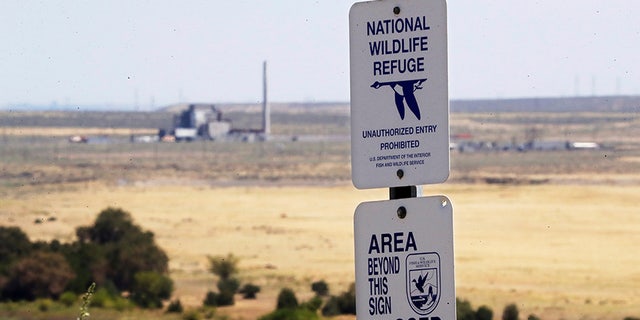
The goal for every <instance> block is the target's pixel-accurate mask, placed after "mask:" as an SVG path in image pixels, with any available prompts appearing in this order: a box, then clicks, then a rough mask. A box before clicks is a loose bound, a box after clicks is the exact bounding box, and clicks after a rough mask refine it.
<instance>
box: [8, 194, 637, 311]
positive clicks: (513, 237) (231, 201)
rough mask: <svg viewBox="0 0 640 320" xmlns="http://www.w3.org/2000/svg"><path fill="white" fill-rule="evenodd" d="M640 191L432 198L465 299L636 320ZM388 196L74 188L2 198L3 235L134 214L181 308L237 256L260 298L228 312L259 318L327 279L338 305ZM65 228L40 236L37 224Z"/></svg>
mask: <svg viewBox="0 0 640 320" xmlns="http://www.w3.org/2000/svg"><path fill="white" fill-rule="evenodd" d="M638 192H640V186H594V185H589V186H566V185H545V186H529V185H523V186H489V185H482V184H477V185H467V184H447V185H443V186H439V187H436V186H431V187H428V188H425V194H446V195H448V196H449V197H450V198H451V199H452V202H453V205H454V214H455V220H454V221H455V250H456V252H455V253H456V281H457V290H458V296H460V297H463V298H466V299H469V300H470V301H472V303H474V305H477V306H479V305H481V304H486V305H489V306H491V307H492V308H493V309H494V310H496V311H500V310H501V309H502V307H504V306H505V305H506V304H507V303H511V302H514V303H517V304H518V306H519V308H520V309H521V312H522V313H523V314H525V315H528V314H531V313H533V314H536V315H538V316H541V317H542V318H543V319H622V318H623V317H625V316H629V315H638V314H640V269H639V268H638V265H640V256H639V255H638V254H637V244H638V243H639V242H640V232H638V228H639V227H640V215H638V212H637V194H638ZM386 196H387V195H386V192H385V191H381V190H373V191H358V190H355V189H353V187H351V186H344V185H343V186H330V187H317V186H310V187H309V186H300V187H287V186H270V187H254V186H244V187H208V186H205V187H203V186H146V185H139V186H135V185H134V186H122V187H117V186H111V187H108V186H104V185H96V184H86V185H77V186H69V188H68V189H67V190H64V191H52V192H47V193H45V194H42V193H38V192H33V190H31V191H26V192H23V193H20V195H15V196H13V197H11V198H4V199H3V202H2V204H1V205H0V214H1V217H2V222H3V224H4V225H17V226H20V227H21V228H23V230H25V231H26V232H27V233H28V234H29V236H30V237H31V238H32V239H33V240H36V239H39V240H51V239H61V240H63V241H70V240H71V239H73V236H74V228H75V227H77V226H80V225H88V224H90V223H92V221H93V219H94V218H95V216H96V214H97V213H98V212H99V211H100V210H101V209H103V208H106V207H108V206H114V207H122V208H125V209H126V210H129V211H130V212H131V213H132V214H133V217H134V219H135V221H136V222H137V223H139V224H140V225H142V226H143V227H145V228H148V229H150V230H152V231H153V232H154V233H155V234H156V237H157V241H158V243H159V244H160V246H161V247H162V248H164V249H165V250H166V251H167V252H168V254H169V256H170V259H171V262H170V267H171V273H172V277H173V278H174V280H175V281H176V286H177V290H176V292H175V295H176V297H179V298H180V299H181V300H182V301H183V303H185V304H188V305H198V304H200V303H201V301H202V299H203V297H204V294H205V293H206V291H207V290H211V289H213V288H214V283H215V281H214V279H213V277H212V275H210V274H209V273H208V272H207V271H206V268H207V264H206V256H207V255H226V254H227V253H233V254H234V255H236V256H238V257H239V258H240V259H241V263H240V267H241V274H240V275H241V278H242V279H243V281H251V282H253V283H256V284H258V285H260V286H262V287H263V291H264V292H263V293H262V294H260V295H259V299H258V300H256V301H249V300H247V301H243V300H239V303H238V305H237V306H235V307H232V308H230V309H228V310H225V312H228V313H229V314H230V315H233V316H234V317H235V316H244V317H245V319H252V318H253V317H255V316H256V315H259V314H264V313H267V312H269V311H270V310H272V309H273V308H274V304H275V296H276V294H277V291H278V290H279V289H280V288H281V287H283V286H290V287H293V288H295V289H296V292H299V294H300V295H301V297H308V296H309V295H310V294H311V292H310V290H309V285H310V283H311V282H312V281H317V280H320V279H325V280H326V281H327V282H328V283H329V284H330V287H331V288H332V290H333V292H334V293H338V292H340V291H343V290H345V289H346V287H347V285H348V284H349V283H350V282H352V281H353V279H354V275H353V272H354V271H353V231H352V228H353V223H352V215H353V211H354V209H355V206H356V205H357V204H358V203H359V202H361V201H367V200H376V199H384V198H385V197H386ZM48 216H55V217H57V218H58V219H57V221H53V222H46V223H43V224H34V223H33V221H34V220H35V219H38V218H42V217H48Z"/></svg>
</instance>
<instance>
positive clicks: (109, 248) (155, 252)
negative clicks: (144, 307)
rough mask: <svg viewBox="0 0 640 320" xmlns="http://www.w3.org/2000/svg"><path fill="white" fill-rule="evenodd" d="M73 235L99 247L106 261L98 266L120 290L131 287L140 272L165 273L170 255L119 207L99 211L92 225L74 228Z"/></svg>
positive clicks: (151, 234)
mask: <svg viewBox="0 0 640 320" xmlns="http://www.w3.org/2000/svg"><path fill="white" fill-rule="evenodd" d="M76 235H77V236H78V239H79V241H80V242H81V243H93V244H95V245H98V246H99V247H101V248H102V250H103V252H104V253H103V256H104V258H105V259H106V261H105V262H104V263H103V264H101V265H99V266H97V267H101V268H103V269H104V276H105V277H106V278H108V279H110V280H111V281H113V283H114V284H115V285H116V287H117V288H118V289H119V290H122V291H123V290H132V287H133V284H134V281H135V279H134V278H135V275H136V274H137V273H139V272H144V271H153V272H156V273H160V274H166V273H167V272H168V263H169V258H168V256H167V254H166V253H165V252H164V251H163V250H162V249H160V247H158V246H157V245H156V244H155V240H154V235H153V233H152V232H150V231H143V230H142V229H141V228H140V227H139V226H138V225H136V224H134V223H133V220H132V218H131V215H130V214H129V213H128V212H126V211H124V210H122V209H118V208H107V209H104V210H102V211H101V212H100V213H99V214H98V217H97V218H96V221H95V223H94V224H93V226H90V227H79V228H77V229H76ZM98 269H99V268H98Z"/></svg>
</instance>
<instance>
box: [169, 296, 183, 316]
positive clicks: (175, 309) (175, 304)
mask: <svg viewBox="0 0 640 320" xmlns="http://www.w3.org/2000/svg"><path fill="white" fill-rule="evenodd" d="M182 311H184V309H183V308H182V303H181V302H180V299H176V300H173V301H171V302H170V303H169V305H168V306H167V313H182Z"/></svg>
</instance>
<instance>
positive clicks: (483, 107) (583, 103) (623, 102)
mask: <svg viewBox="0 0 640 320" xmlns="http://www.w3.org/2000/svg"><path fill="white" fill-rule="evenodd" d="M188 105H189V104H186V103H180V104H174V105H170V106H167V107H164V108H162V109H160V111H164V112H174V113H177V112H179V111H181V110H184V109H186V108H187V107H188ZM215 105H216V106H217V107H219V108H220V109H221V110H224V111H246V112H259V111H260V110H261V108H262V105H261V104H260V103H215ZM270 105H271V110H272V111H276V112H277V111H301V110H305V111H310V110H318V111H326V110H334V111H340V110H342V111H345V112H348V110H349V103H348V102H309V103H304V102H299V103H298V102H296V103H282V102H276V103H271V104H270ZM450 109H451V112H606V111H617V112H640V96H607V97H564V98H519V99H477V100H451V102H450Z"/></svg>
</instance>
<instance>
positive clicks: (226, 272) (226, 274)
mask: <svg viewBox="0 0 640 320" xmlns="http://www.w3.org/2000/svg"><path fill="white" fill-rule="evenodd" d="M207 258H208V259H209V265H210V266H209V270H210V271H211V273H213V274H215V275H217V276H218V277H220V279H223V280H224V279H229V278H230V277H231V276H232V275H234V274H236V273H237V272H238V262H239V259H238V258H236V257H235V256H233V254H231V253H229V254H227V256H226V257H225V256H208V257H207Z"/></svg>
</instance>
